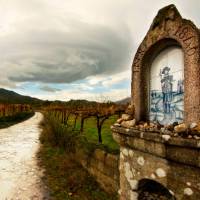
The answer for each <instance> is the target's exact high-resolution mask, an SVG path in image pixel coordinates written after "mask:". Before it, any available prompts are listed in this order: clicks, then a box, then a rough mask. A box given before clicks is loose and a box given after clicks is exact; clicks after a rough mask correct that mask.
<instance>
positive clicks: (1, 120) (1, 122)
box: [0, 112, 34, 129]
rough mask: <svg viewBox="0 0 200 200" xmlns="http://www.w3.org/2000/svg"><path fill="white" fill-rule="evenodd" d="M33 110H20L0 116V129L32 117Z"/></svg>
mask: <svg viewBox="0 0 200 200" xmlns="http://www.w3.org/2000/svg"><path fill="white" fill-rule="evenodd" d="M33 115H34V112H21V113H17V114H16V115H13V116H6V117H0V129H1V128H7V127H9V126H12V125H14V124H17V123H19V122H22V121H25V120H27V119H29V118H30V117H32V116H33Z"/></svg>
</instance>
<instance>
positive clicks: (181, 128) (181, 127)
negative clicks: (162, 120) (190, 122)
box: [174, 123, 188, 133]
mask: <svg viewBox="0 0 200 200" xmlns="http://www.w3.org/2000/svg"><path fill="white" fill-rule="evenodd" d="M187 128H188V127H187V125H186V124H184V123H182V124H179V125H177V126H175V127H174V131H175V132H176V133H183V132H186V131H187Z"/></svg>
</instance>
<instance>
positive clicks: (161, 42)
mask: <svg viewBox="0 0 200 200" xmlns="http://www.w3.org/2000/svg"><path fill="white" fill-rule="evenodd" d="M199 45H200V33H199V30H198V28H197V27H196V26H195V25H194V24H193V23H192V22H191V21H189V20H186V19H183V18H182V17H181V15H180V14H179V12H178V10H177V9H176V7H175V6H174V5H169V6H167V7H165V8H163V9H161V10H160V11H159V12H158V14H157V16H156V17H155V19H154V21H153V23H152V25H151V27H150V29H149V31H148V33H147V35H146V36H145V38H144V40H143V41H142V43H141V45H140V46H139V48H138V50H137V52H136V55H135V58H134V61H133V65H132V105H134V107H135V118H136V120H137V121H139V120H149V118H150V116H149V115H150V112H149V98H150V88H149V87H150V84H149V82H150V69H151V65H152V62H153V61H154V59H155V58H156V57H157V56H158V55H159V53H160V52H162V51H164V50H165V49H166V48H169V47H173V46H174V47H179V48H181V49H182V51H183V55H184V103H183V104H184V109H183V120H184V122H185V123H190V122H196V121H199V119H200V48H199Z"/></svg>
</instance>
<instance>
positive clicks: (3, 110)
mask: <svg viewBox="0 0 200 200" xmlns="http://www.w3.org/2000/svg"><path fill="white" fill-rule="evenodd" d="M33 115H34V111H33V110H32V108H31V107H30V106H29V105H24V104H0V128H6V127H9V126H11V125H14V124H16V123H19V122H22V121H24V120H26V119H28V118H30V117H32V116H33Z"/></svg>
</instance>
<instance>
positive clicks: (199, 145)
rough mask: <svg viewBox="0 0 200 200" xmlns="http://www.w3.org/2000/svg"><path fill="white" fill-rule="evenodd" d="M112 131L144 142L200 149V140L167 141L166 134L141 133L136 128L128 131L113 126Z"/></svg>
mask: <svg viewBox="0 0 200 200" xmlns="http://www.w3.org/2000/svg"><path fill="white" fill-rule="evenodd" d="M111 130H112V131H113V132H116V133H119V134H121V135H124V136H128V137H137V138H141V139H144V140H149V141H154V142H159V143H164V144H168V145H173V146H183V147H187V148H195V149H200V140H196V139H187V138H181V137H170V138H169V139H168V140H166V139H165V138H164V137H163V136H164V134H161V133H157V132H151V131H140V130H138V129H134V128H130V129H126V128H122V127H118V126H112V127H111Z"/></svg>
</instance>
